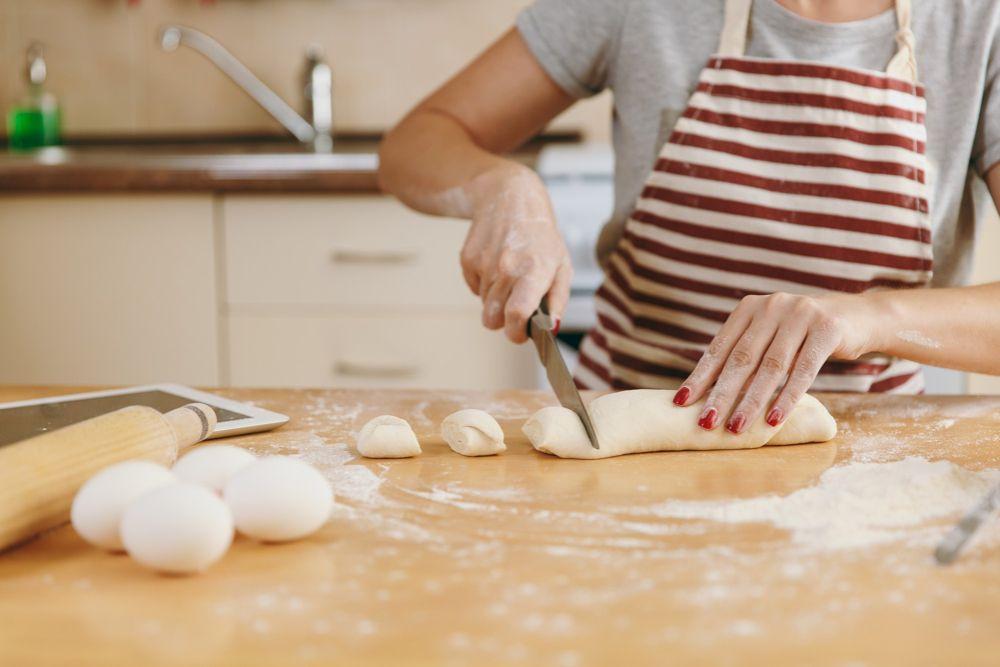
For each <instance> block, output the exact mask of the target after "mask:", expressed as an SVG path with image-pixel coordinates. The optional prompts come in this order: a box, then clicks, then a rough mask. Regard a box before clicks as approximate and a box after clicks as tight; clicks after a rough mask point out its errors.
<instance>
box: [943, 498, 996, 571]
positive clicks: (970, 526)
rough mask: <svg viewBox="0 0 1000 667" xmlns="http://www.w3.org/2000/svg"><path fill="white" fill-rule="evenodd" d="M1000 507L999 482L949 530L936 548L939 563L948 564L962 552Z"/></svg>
mask: <svg viewBox="0 0 1000 667" xmlns="http://www.w3.org/2000/svg"><path fill="white" fill-rule="evenodd" d="M998 509H1000V484H997V485H996V486H994V487H993V489H992V490H991V491H990V492H989V493H988V494H987V495H986V497H985V498H983V499H982V500H981V501H980V502H979V504H978V505H976V506H975V507H974V508H972V510H971V511H970V512H969V513H968V514H966V515H965V516H964V517H962V519H961V520H960V521H959V522H958V523H957V524H956V525H955V527H954V528H952V529H951V530H950V531H948V534H947V535H945V536H944V539H942V540H941V543H940V544H939V545H938V546H937V549H935V550H934V558H935V559H937V562H938V564H940V565H948V564H949V563H951V562H952V561H954V560H955V559H956V558H958V554H959V553H961V551H962V549H963V548H964V547H965V545H966V544H968V542H969V540H971V539H972V536H973V535H975V533H976V531H977V530H979V528H980V527H981V526H982V525H983V523H985V522H986V520H987V519H988V518H989V517H990V515H991V514H993V512H994V511H996V510H998Z"/></svg>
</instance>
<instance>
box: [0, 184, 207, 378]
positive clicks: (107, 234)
mask: <svg viewBox="0 0 1000 667" xmlns="http://www.w3.org/2000/svg"><path fill="white" fill-rule="evenodd" d="M214 247H215V242H214V233H213V222H212V198H211V196H210V195H202V196H151V195H25V196H4V197H0V313H2V325H0V383H11V384H13V383H20V384H113V385H114V384H138V383H146V382H154V381H161V382H166V381H177V382H185V383H188V384H197V385H214V384H217V383H218V381H219V372H218V369H219V339H218V329H217V322H218V317H217V313H218V295H217V291H216V273H215V266H216V263H215V253H214Z"/></svg>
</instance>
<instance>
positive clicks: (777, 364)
mask: <svg viewBox="0 0 1000 667" xmlns="http://www.w3.org/2000/svg"><path fill="white" fill-rule="evenodd" d="M784 369H785V361H784V360H783V359H782V358H781V357H779V356H776V355H773V354H767V355H764V358H763V359H761V360H760V370H761V371H763V372H764V373H770V374H778V373H780V372H781V371H783V370H784Z"/></svg>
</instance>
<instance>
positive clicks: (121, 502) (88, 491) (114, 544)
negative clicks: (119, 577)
mask: <svg viewBox="0 0 1000 667" xmlns="http://www.w3.org/2000/svg"><path fill="white" fill-rule="evenodd" d="M176 481H177V478H176V477H174V475H173V473H172V472H170V471H169V470H167V469H166V468H164V467H163V466H161V465H159V464H157V463H152V462H150V461H124V462H122V463H116V464H114V465H111V466H108V467H107V468H105V469H104V470H102V471H100V472H99V473H97V474H96V475H94V476H93V477H91V478H90V479H88V480H87V481H86V483H84V485H83V486H81V487H80V490H79V491H77V493H76V496H75V497H74V498H73V505H72V506H71V508H70V521H71V522H72V524H73V528H74V529H76V532H77V533H79V535H80V537H82V538H83V539H85V540H87V541H88V542H90V543H91V544H93V545H94V546H95V547H98V548H101V549H107V550H108V551H121V550H122V540H121V537H120V536H119V534H118V528H119V524H121V520H122V514H123V513H124V512H125V508H126V507H127V506H128V504H129V503H131V502H132V501H133V500H135V499H136V498H138V497H139V496H141V495H142V494H144V493H147V492H148V491H151V490H153V489H155V488H158V487H161V486H165V485H167V484H173V483H174V482H176Z"/></svg>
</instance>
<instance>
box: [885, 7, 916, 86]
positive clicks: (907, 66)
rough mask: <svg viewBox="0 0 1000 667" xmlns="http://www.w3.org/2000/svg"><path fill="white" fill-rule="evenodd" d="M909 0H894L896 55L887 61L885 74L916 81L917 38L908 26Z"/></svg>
mask: <svg viewBox="0 0 1000 667" xmlns="http://www.w3.org/2000/svg"><path fill="white" fill-rule="evenodd" d="M910 13H911V12H910V0H896V24H897V25H898V26H899V29H898V30H897V31H896V46H897V49H896V55H894V56H893V57H892V60H890V61H889V66H888V67H887V68H886V74H888V75H889V76H894V77H896V78H897V79H904V80H906V81H911V82H913V83H916V82H917V51H916V46H917V38H916V37H915V36H914V34H913V30H912V29H911V28H910Z"/></svg>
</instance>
